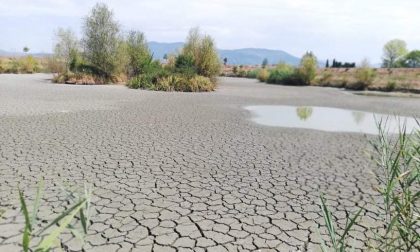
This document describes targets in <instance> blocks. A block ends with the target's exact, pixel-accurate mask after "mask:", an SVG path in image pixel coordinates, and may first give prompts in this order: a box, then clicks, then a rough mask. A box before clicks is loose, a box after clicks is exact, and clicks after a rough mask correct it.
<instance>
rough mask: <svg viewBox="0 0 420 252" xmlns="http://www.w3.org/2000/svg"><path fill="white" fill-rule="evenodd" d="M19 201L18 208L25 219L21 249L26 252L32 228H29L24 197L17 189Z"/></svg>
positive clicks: (29, 223)
mask: <svg viewBox="0 0 420 252" xmlns="http://www.w3.org/2000/svg"><path fill="white" fill-rule="evenodd" d="M19 200H20V207H21V209H22V212H23V215H24V217H25V228H24V231H23V237H22V247H23V251H25V252H27V251H29V243H30V242H31V231H32V226H31V220H30V218H29V212H28V208H27V206H26V202H25V197H24V195H23V192H22V191H21V190H20V189H19Z"/></svg>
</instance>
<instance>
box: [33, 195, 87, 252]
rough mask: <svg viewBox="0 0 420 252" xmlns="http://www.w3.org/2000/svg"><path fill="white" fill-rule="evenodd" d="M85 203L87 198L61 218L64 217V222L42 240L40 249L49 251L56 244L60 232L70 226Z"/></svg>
mask: <svg viewBox="0 0 420 252" xmlns="http://www.w3.org/2000/svg"><path fill="white" fill-rule="evenodd" d="M84 203H86V200H82V201H80V202H79V203H77V204H76V205H75V206H73V207H72V208H71V209H72V211H70V212H69V214H67V215H66V216H65V217H64V218H60V219H62V222H61V223H60V225H59V226H58V228H56V229H54V230H53V231H52V232H51V233H50V234H49V235H48V236H47V237H45V238H44V239H43V240H42V241H41V243H40V244H39V246H38V249H40V250H41V251H49V250H50V249H51V248H52V246H53V245H54V243H55V242H56V241H57V239H58V237H59V236H60V234H61V233H62V232H63V231H64V230H65V229H66V228H67V227H68V226H69V224H70V223H71V221H72V220H73V218H74V217H75V216H76V214H77V213H78V212H79V211H80V209H81V208H83V207H84ZM57 222H58V221H57Z"/></svg>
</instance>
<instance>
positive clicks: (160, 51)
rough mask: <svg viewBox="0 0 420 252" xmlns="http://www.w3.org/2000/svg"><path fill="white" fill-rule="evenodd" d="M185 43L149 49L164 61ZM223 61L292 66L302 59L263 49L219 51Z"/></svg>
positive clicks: (151, 45) (153, 45)
mask: <svg viewBox="0 0 420 252" xmlns="http://www.w3.org/2000/svg"><path fill="white" fill-rule="evenodd" d="M183 45H184V43H181V42H177V43H160V42H149V48H150V50H151V51H152V52H153V56H154V58H155V59H162V58H163V56H164V55H165V54H170V53H176V52H177V51H178V50H179V49H181V48H182V46H183ZM219 55H220V58H221V59H224V58H227V59H228V64H232V65H259V64H261V63H262V61H263V60H264V58H267V59H268V63H269V64H277V63H279V62H285V63H288V64H291V65H297V64H299V61H300V59H299V58H298V57H295V56H293V55H291V54H289V53H287V52H284V51H281V50H269V49H261V48H244V49H234V50H223V49H220V50H219Z"/></svg>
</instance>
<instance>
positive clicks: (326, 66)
mask: <svg viewBox="0 0 420 252" xmlns="http://www.w3.org/2000/svg"><path fill="white" fill-rule="evenodd" d="M329 67H330V62H329V61H328V59H327V63H325V68H329Z"/></svg>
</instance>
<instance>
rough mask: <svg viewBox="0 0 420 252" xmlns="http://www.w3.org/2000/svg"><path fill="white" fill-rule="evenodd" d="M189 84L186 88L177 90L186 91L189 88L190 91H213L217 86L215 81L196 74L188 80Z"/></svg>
mask: <svg viewBox="0 0 420 252" xmlns="http://www.w3.org/2000/svg"><path fill="white" fill-rule="evenodd" d="M188 82H189V83H188V84H189V85H188V86H189V87H186V89H184V90H177V91H185V90H188V91H189V92H208V91H213V90H214V89H215V87H216V85H215V82H214V81H212V80H211V79H210V78H208V77H204V76H200V75H196V76H194V77H192V78H191V79H189V80H188Z"/></svg>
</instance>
